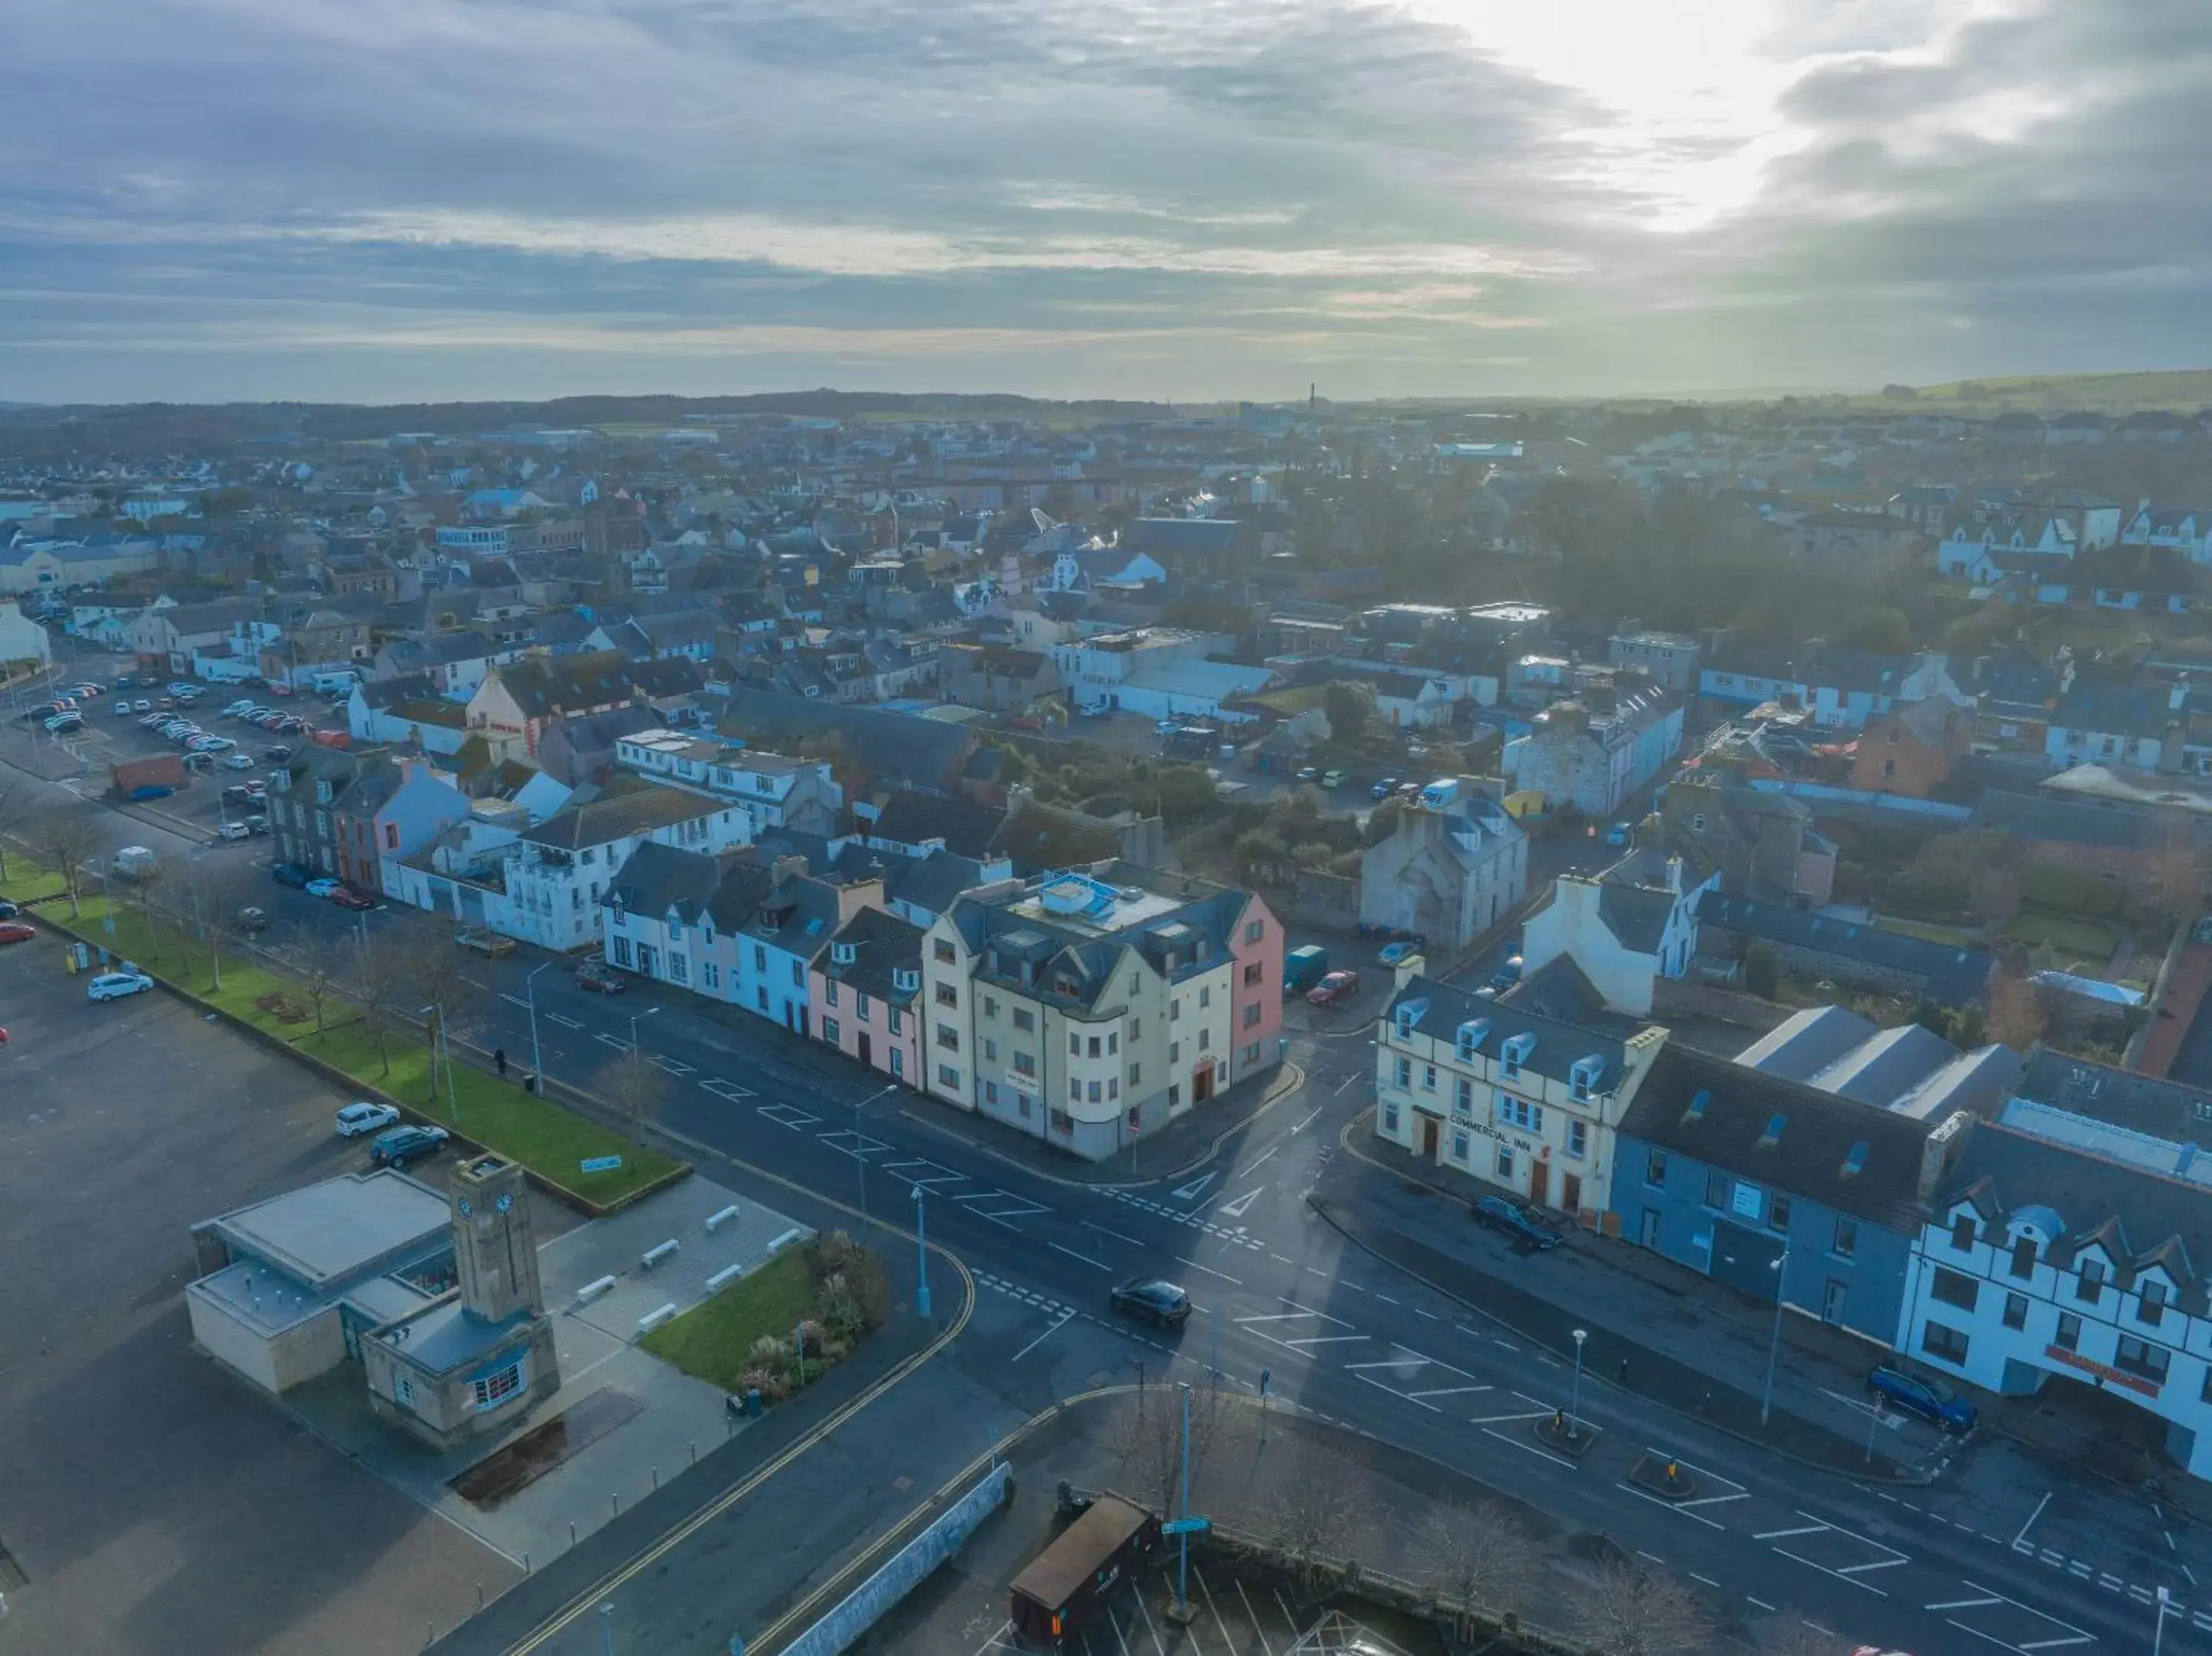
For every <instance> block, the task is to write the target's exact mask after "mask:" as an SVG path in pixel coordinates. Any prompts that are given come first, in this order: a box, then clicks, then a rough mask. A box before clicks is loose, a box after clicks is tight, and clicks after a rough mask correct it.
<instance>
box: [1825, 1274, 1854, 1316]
mask: <svg viewBox="0 0 2212 1656" xmlns="http://www.w3.org/2000/svg"><path fill="white" fill-rule="evenodd" d="M1849 1297H1850V1288H1848V1287H1846V1286H1845V1285H1844V1283H1841V1282H1837V1281H1836V1280H1835V1278H1833V1277H1830V1278H1829V1279H1828V1283H1827V1286H1826V1288H1822V1289H1821V1290H1820V1320H1821V1321H1822V1322H1824V1323H1840V1322H1842V1321H1843V1320H1844V1301H1845V1300H1847V1299H1848V1298H1849Z"/></svg>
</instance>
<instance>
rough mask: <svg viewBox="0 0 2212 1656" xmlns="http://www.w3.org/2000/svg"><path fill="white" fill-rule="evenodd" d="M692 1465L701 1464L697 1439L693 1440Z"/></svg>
mask: <svg viewBox="0 0 2212 1656" xmlns="http://www.w3.org/2000/svg"><path fill="white" fill-rule="evenodd" d="M691 1464H693V1465H694V1466H696V1465H697V1464H699V1440H698V1439H696V1438H694V1439H692V1440H691Z"/></svg>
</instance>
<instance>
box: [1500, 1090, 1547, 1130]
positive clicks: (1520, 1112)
mask: <svg viewBox="0 0 2212 1656" xmlns="http://www.w3.org/2000/svg"><path fill="white" fill-rule="evenodd" d="M1498 1120H1500V1121H1502V1122H1505V1123H1510V1125H1512V1126H1515V1127H1521V1128H1526V1129H1528V1131H1529V1132H1532V1133H1541V1132H1542V1131H1543V1130H1544V1108H1543V1106H1542V1105H1536V1104H1531V1103H1529V1102H1528V1099H1516V1098H1515V1097H1514V1096H1513V1095H1512V1094H1511V1093H1499V1094H1498Z"/></svg>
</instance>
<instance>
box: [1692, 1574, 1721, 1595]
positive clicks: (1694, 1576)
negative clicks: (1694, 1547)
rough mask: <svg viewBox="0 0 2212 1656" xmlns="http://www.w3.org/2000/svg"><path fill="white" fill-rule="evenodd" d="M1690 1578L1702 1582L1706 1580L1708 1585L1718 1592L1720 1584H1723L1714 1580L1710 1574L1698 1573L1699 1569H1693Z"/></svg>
mask: <svg viewBox="0 0 2212 1656" xmlns="http://www.w3.org/2000/svg"><path fill="white" fill-rule="evenodd" d="M1690 1580H1692V1581H1702V1582H1704V1583H1705V1585H1706V1586H1709V1587H1711V1588H1713V1589H1714V1590H1715V1591H1716V1592H1717V1591H1718V1590H1719V1588H1720V1585H1721V1584H1720V1583H1719V1582H1717V1581H1716V1580H1713V1578H1712V1577H1711V1576H1710V1575H1700V1574H1698V1573H1697V1571H1695V1570H1692V1571H1691V1572H1690Z"/></svg>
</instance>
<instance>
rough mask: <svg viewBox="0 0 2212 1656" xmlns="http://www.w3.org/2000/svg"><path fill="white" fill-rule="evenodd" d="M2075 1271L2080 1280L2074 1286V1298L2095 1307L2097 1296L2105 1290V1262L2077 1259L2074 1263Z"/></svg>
mask: <svg viewBox="0 0 2212 1656" xmlns="http://www.w3.org/2000/svg"><path fill="white" fill-rule="evenodd" d="M2074 1270H2075V1275H2077V1276H2078V1277H2079V1278H2080V1280H2079V1281H2078V1282H2075V1284H2074V1297H2075V1299H2076V1300H2081V1301H2082V1302H2083V1303H2084V1304H2085V1305H2092V1306H2093V1305H2095V1304H2096V1303H2097V1296H2098V1295H2099V1294H2100V1293H2101V1292H2103V1289H2104V1283H2105V1262H2104V1261H2103V1260H2101V1259H2077V1260H2075V1262H2074Z"/></svg>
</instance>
